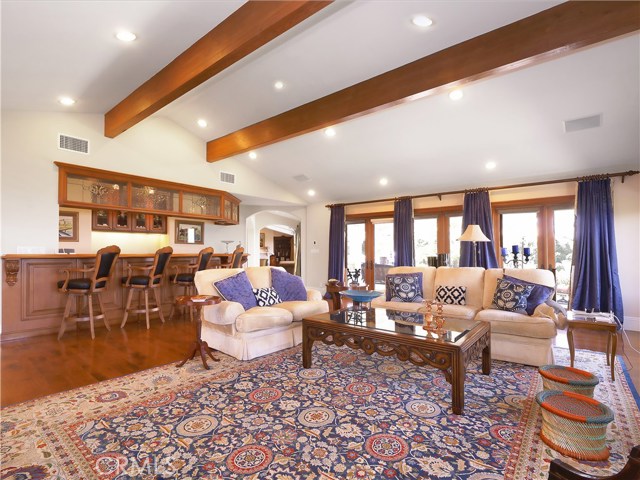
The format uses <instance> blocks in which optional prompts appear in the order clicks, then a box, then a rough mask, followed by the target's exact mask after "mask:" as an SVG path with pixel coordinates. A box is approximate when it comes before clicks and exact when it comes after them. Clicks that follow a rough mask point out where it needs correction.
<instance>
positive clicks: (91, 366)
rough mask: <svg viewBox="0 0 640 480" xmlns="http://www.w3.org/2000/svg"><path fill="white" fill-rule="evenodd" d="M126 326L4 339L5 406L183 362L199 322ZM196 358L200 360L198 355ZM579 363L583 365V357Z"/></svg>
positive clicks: (636, 365)
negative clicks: (59, 335)
mask: <svg viewBox="0 0 640 480" xmlns="http://www.w3.org/2000/svg"><path fill="white" fill-rule="evenodd" d="M131 320H132V321H131V322H130V323H128V324H127V325H126V327H125V328H124V329H122V330H121V329H120V328H118V327H117V326H114V327H113V328H112V329H111V332H107V331H106V330H105V329H104V328H102V329H97V330H96V338H95V340H93V341H92V340H91V336H90V334H89V331H88V329H87V328H82V327H84V326H81V328H80V329H79V330H73V329H69V330H68V331H67V333H66V334H65V336H64V337H63V338H62V340H60V341H58V339H57V338H56V335H55V334H52V335H46V336H40V337H32V338H29V339H24V340H16V341H10V342H4V343H2V344H0V356H1V370H0V373H1V381H0V389H1V396H0V397H1V400H0V404H1V405H2V406H7V405H11V404H13V403H17V402H23V401H25V400H30V399H34V398H38V397H41V396H44V395H48V394H51V393H56V392H61V391H64V390H69V389H71V388H76V387H81V386H84V385H89V384H92V383H95V382H99V381H102V380H107V379H109V378H115V377H119V376H122V375H126V374H129V373H134V372H137V371H140V370H144V369H147V368H151V367H155V366H159V365H165V364H167V363H172V362H178V361H180V360H182V359H183V358H184V356H185V355H186V354H187V352H188V350H189V347H190V345H191V342H192V341H193V335H194V333H193V329H194V327H193V324H192V323H190V322H189V320H188V317H187V318H186V319H183V318H181V317H177V318H174V319H173V320H172V321H170V322H169V321H167V322H166V323H165V324H162V323H160V320H158V319H152V321H151V322H152V323H151V329H150V330H147V329H146V328H145V324H144V319H141V321H139V322H136V321H135V317H134V318H132V319H131ZM628 335H629V340H627V339H626V338H620V339H619V340H618V354H619V355H623V356H624V360H625V363H626V364H627V366H628V368H629V369H630V375H631V378H632V380H633V382H634V385H635V386H636V388H640V353H638V352H635V351H633V350H632V349H631V348H630V346H629V341H630V342H631V345H632V346H633V347H634V348H635V349H636V350H640V332H628ZM574 339H575V346H576V348H578V349H588V350H596V351H606V335H605V334H601V333H600V332H588V331H586V332H585V331H576V332H575V333H574ZM556 344H557V345H558V346H561V347H565V348H566V347H568V344H567V340H566V334H565V333H564V332H560V334H559V335H558V337H557V338H556ZM192 361H196V360H195V359H194V360H192ZM575 366H576V368H580V364H579V362H577V363H576V365H575Z"/></svg>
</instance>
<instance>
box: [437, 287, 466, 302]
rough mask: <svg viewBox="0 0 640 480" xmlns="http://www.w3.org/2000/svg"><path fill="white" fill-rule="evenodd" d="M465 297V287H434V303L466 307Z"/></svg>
mask: <svg viewBox="0 0 640 480" xmlns="http://www.w3.org/2000/svg"><path fill="white" fill-rule="evenodd" d="M466 295H467V287H463V286H449V285H438V286H437V287H436V302H440V303H446V304H447V305H466V304H467V302H466V300H465V297H466Z"/></svg>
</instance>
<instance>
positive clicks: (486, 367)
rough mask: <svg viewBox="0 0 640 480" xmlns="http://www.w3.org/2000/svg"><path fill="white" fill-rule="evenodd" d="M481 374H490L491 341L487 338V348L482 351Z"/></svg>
mask: <svg viewBox="0 0 640 480" xmlns="http://www.w3.org/2000/svg"><path fill="white" fill-rule="evenodd" d="M482 373H484V374H485V375H489V374H490V373H491V339H490V338H487V346H486V347H484V348H483V349H482Z"/></svg>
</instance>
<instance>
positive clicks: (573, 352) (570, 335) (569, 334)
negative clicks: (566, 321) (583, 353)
mask: <svg viewBox="0 0 640 480" xmlns="http://www.w3.org/2000/svg"><path fill="white" fill-rule="evenodd" d="M567 340H569V357H570V358H571V366H572V367H573V361H574V360H575V358H576V350H575V348H574V347H573V329H572V328H571V325H569V328H568V329H567Z"/></svg>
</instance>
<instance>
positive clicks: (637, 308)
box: [613, 175, 640, 331]
mask: <svg viewBox="0 0 640 480" xmlns="http://www.w3.org/2000/svg"><path fill="white" fill-rule="evenodd" d="M613 211H614V216H615V226H616V247H617V250H618V271H619V273H620V289H621V290H622V302H623V305H624V322H625V324H624V326H625V328H627V329H629V330H635V331H640V175H635V176H633V177H628V178H625V180H624V183H622V180H621V179H620V178H616V179H615V180H614V182H613Z"/></svg>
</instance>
